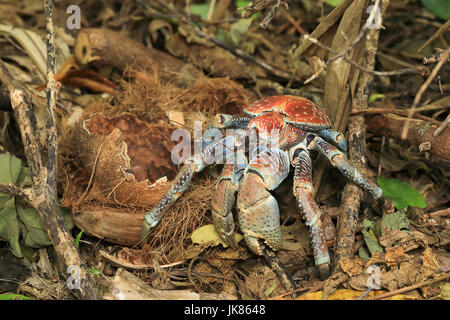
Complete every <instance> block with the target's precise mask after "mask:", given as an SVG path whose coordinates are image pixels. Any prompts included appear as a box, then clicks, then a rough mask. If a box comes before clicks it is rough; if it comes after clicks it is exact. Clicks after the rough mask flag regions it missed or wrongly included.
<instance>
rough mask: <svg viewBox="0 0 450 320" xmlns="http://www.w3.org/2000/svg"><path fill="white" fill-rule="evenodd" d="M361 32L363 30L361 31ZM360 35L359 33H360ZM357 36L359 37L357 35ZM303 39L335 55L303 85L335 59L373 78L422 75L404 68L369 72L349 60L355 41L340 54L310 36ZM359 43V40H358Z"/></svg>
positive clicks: (418, 71)
mask: <svg viewBox="0 0 450 320" xmlns="http://www.w3.org/2000/svg"><path fill="white" fill-rule="evenodd" d="M361 30H363V29H361ZM360 33H361V32H360ZM358 36H359V35H358ZM303 38H304V39H306V40H309V41H311V42H312V43H314V44H315V45H317V46H319V47H321V48H322V49H325V50H327V51H329V52H330V53H332V54H336V55H335V56H334V57H332V58H330V59H329V60H328V61H327V63H325V64H323V65H322V66H321V68H320V69H319V70H318V71H317V72H315V73H314V74H313V75H312V76H311V77H310V78H308V79H307V80H306V81H305V82H304V84H308V83H309V82H311V81H312V80H314V79H316V78H317V77H318V76H319V75H320V74H321V73H322V72H323V71H325V69H326V67H327V66H328V65H329V64H330V63H332V62H333V61H336V60H337V59H343V60H344V61H345V62H347V63H349V64H351V65H352V66H354V67H355V68H357V69H359V70H361V71H363V72H366V73H369V74H371V75H374V76H378V77H390V76H399V75H404V74H422V71H421V70H419V69H413V68H404V69H398V70H393V71H374V70H370V69H368V68H365V67H363V66H361V65H359V64H358V63H356V62H355V61H353V60H352V59H351V58H349V57H348V54H349V52H350V51H351V49H352V48H353V47H354V46H355V45H356V44H357V42H356V40H355V41H353V42H352V43H351V44H350V45H349V46H348V47H347V48H346V49H345V50H343V51H342V52H337V51H335V50H333V49H331V48H330V47H329V46H327V45H325V44H323V43H321V42H320V41H319V40H317V39H315V38H312V37H311V36H310V35H308V34H305V35H304V36H303ZM358 41H360V39H359V40H358Z"/></svg>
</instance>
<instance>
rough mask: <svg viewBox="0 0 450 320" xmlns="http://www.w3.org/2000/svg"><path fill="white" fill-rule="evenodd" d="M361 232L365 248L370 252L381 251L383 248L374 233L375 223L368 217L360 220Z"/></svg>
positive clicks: (377, 252)
mask: <svg viewBox="0 0 450 320" xmlns="http://www.w3.org/2000/svg"><path fill="white" fill-rule="evenodd" d="M362 227H363V230H362V234H363V237H364V241H365V242H366V245H367V248H368V249H369V251H370V253H371V254H374V253H375V254H380V253H383V251H384V249H383V247H382V246H381V245H380V243H379V242H378V238H377V235H376V234H375V223H373V222H372V221H370V220H368V219H364V220H363V222H362Z"/></svg>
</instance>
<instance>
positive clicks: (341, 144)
mask: <svg viewBox="0 0 450 320" xmlns="http://www.w3.org/2000/svg"><path fill="white" fill-rule="evenodd" d="M317 133H318V134H319V135H320V136H321V137H322V138H325V139H328V140H330V141H332V142H334V143H336V145H337V146H338V148H339V149H340V150H341V151H342V152H347V140H345V138H344V135H343V134H342V133H340V132H337V131H334V130H331V129H329V128H327V129H322V130H320V131H318V132H317Z"/></svg>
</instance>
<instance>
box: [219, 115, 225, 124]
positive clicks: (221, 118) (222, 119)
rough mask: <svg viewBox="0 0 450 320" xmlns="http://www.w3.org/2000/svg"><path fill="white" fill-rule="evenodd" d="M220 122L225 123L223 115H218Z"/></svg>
mask: <svg viewBox="0 0 450 320" xmlns="http://www.w3.org/2000/svg"><path fill="white" fill-rule="evenodd" d="M219 118H220V123H225V117H224V116H223V115H221V114H220V115H219Z"/></svg>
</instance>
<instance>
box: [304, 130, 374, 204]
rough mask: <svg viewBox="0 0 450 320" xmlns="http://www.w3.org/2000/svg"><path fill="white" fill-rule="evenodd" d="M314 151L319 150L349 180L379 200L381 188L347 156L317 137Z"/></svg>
mask: <svg viewBox="0 0 450 320" xmlns="http://www.w3.org/2000/svg"><path fill="white" fill-rule="evenodd" d="M312 149H314V150H317V151H319V152H320V153H322V154H323V155H324V156H326V157H327V158H328V160H329V161H330V163H331V164H332V165H333V166H334V167H336V168H337V169H338V170H339V171H341V173H342V174H343V175H344V176H345V177H346V178H347V179H349V180H351V181H352V182H353V183H355V184H356V185H358V186H359V187H361V188H362V189H364V190H367V191H369V192H370V193H371V194H372V195H373V197H374V198H375V199H379V198H380V197H381V195H382V194H383V191H382V190H381V188H380V187H378V186H377V185H376V183H374V182H372V181H371V180H370V179H369V178H368V177H366V176H364V175H362V174H361V173H360V172H359V171H358V170H357V169H356V168H355V167H354V165H353V164H352V163H351V161H350V160H348V159H347V157H346V156H345V154H344V153H342V152H341V151H340V150H339V149H338V148H336V147H335V146H333V145H331V144H330V143H328V142H327V141H325V140H323V139H322V138H320V137H316V138H315V139H314V141H313V145H312Z"/></svg>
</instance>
